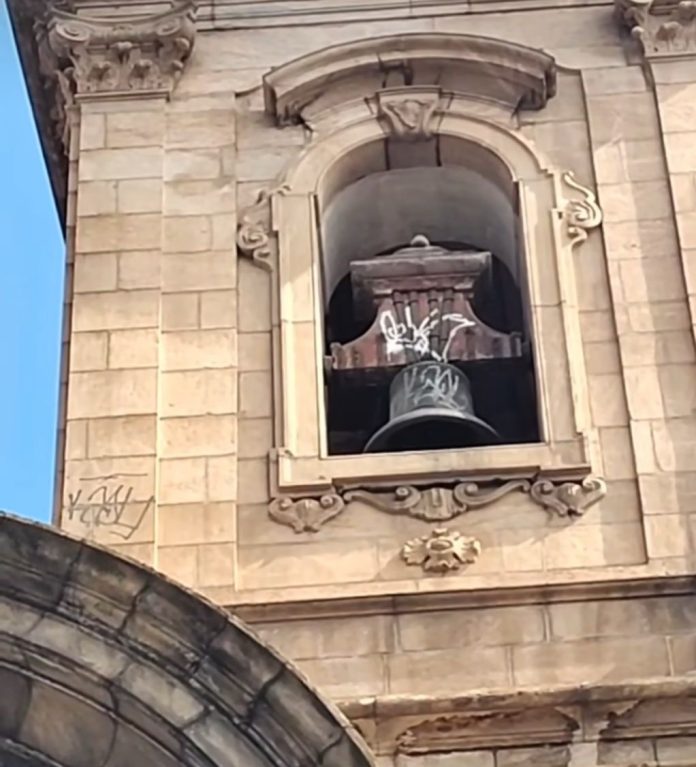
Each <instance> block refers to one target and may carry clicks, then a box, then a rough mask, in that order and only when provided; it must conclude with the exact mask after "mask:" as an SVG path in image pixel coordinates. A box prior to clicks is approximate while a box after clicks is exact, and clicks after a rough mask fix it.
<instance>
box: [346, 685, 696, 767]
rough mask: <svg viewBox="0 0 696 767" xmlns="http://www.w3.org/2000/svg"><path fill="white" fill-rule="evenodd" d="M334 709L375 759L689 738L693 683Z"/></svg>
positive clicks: (565, 688)
mask: <svg viewBox="0 0 696 767" xmlns="http://www.w3.org/2000/svg"><path fill="white" fill-rule="evenodd" d="M339 708H340V709H341V710H342V711H343V713H344V714H345V715H346V716H348V717H349V718H350V719H351V720H353V721H354V722H355V725H356V727H357V728H358V729H359V730H360V731H362V732H364V734H365V737H366V739H367V741H368V744H369V745H370V746H371V748H372V749H373V750H374V751H375V753H377V754H380V755H393V754H398V753H401V754H428V753H437V752H451V751H469V750H472V749H474V750H478V749H487V748H501V747H508V748H509V747H521V746H522V747H523V746H535V745H539V744H541V743H543V744H545V745H549V744H554V745H561V746H562V745H564V744H565V745H569V744H571V743H572V742H573V741H576V740H584V741H586V742H589V743H592V742H593V741H594V742H595V743H596V742H598V741H615V740H619V741H620V740H623V739H637V738H660V737H680V736H693V735H694V734H696V680H694V678H693V677H688V676H677V677H646V678H641V679H627V680H625V681H623V682H617V683H606V684H601V683H600V684H588V685H552V686H543V687H534V688H527V689H525V688H521V689H520V688H518V687H517V688H514V689H513V690H509V691H502V690H501V691H471V692H467V693H462V694H451V695H441V696H428V695H380V696H369V697H361V698H356V699H351V700H343V701H339ZM689 764H690V763H689Z"/></svg>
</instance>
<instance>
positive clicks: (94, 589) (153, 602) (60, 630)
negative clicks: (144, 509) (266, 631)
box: [0, 515, 370, 767]
mask: <svg viewBox="0 0 696 767" xmlns="http://www.w3.org/2000/svg"><path fill="white" fill-rule="evenodd" d="M0 687H1V688H2V690H3V695H2V697H1V699H0V761H3V763H4V754H3V749H5V750H6V751H7V758H8V759H12V760H14V761H13V763H18V764H21V763H22V759H24V760H29V761H30V763H32V764H47V765H48V764H51V765H55V764H59V765H65V767H82V765H95V764H99V765H103V766H104V767H117V766H120V765H125V764H148V765H157V766H159V765H162V766H165V765H166V766H167V767H169V766H170V765H171V767H174V765H179V764H187V765H201V766H202V765H206V766H207V767H212V766H213V765H220V766H221V767H222V766H223V765H235V766H237V765H239V764H244V765H259V767H261V766H263V767H266V766H267V765H279V766H282V765H288V767H289V766H290V765H293V767H296V766H297V765H307V766H309V765H326V767H333V766H334V765H335V767H338V766H339V765H341V767H345V766H346V765H355V767H363V766H365V767H366V766H367V765H369V764H370V756H369V753H368V751H367V748H366V746H365V745H364V743H363V742H362V740H361V739H360V737H359V736H358V735H357V734H356V732H355V731H354V730H353V729H352V728H351V726H350V724H349V723H348V721H347V720H346V719H344V718H343V716H342V715H341V714H340V713H339V712H338V710H337V709H336V708H334V707H333V706H332V705H331V704H330V703H328V702H326V701H323V700H322V699H321V698H320V697H319V695H318V694H317V693H316V692H315V691H314V690H312V689H311V687H310V686H309V685H308V683H307V682H306V681H305V680H304V679H303V678H302V677H301V676H300V674H299V673H298V672H297V671H296V670H295V669H294V668H293V667H291V666H290V665H289V664H288V663H287V662H286V661H285V660H284V659H283V658H281V657H280V656H279V655H278V654H277V653H275V652H274V651H273V650H272V649H270V648H269V647H267V646H265V645H263V644H262V643H261V642H260V641H259V640H258V639H257V638H256V637H255V636H254V635H253V634H252V633H251V631H249V630H248V629H247V628H246V627H245V626H244V625H243V624H242V623H241V622H240V621H238V620H236V619H235V618H230V617H229V616H228V615H227V614H226V613H225V612H223V611H222V610H220V609H218V608H217V607H215V606H213V605H212V604H210V603H208V602H206V601H205V600H203V599H202V598H200V597H198V596H197V595H195V594H194V593H192V592H190V591H187V590H185V589H183V588H181V587H179V586H177V585H175V584H174V583H171V582H170V581H168V580H166V579H165V578H163V577H162V576H160V575H159V574H158V573H156V572H155V571H153V570H149V569H147V568H144V567H142V566H140V565H137V564H136V563H135V562H131V561H129V560H127V559H123V558H120V557H117V556H115V555H114V554H112V553H110V552H108V551H106V550H105V549H102V548H99V547H96V546H92V545H89V544H87V543H85V542H83V541H79V540H76V539H73V538H70V537H68V536H66V535H63V534H60V533H58V532H56V531H54V530H52V529H50V528H47V527H45V526H43V525H38V524H33V523H28V522H25V521H21V520H18V519H16V518H13V517H9V516H5V515H2V516H0ZM31 760H33V761H31Z"/></svg>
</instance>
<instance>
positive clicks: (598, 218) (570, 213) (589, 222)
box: [562, 171, 602, 247]
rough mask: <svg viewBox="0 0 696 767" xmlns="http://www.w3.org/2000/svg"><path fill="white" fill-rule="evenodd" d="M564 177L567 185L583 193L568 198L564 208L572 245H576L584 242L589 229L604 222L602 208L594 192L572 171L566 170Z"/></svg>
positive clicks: (567, 230) (564, 216) (564, 217)
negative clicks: (578, 196)
mask: <svg viewBox="0 0 696 767" xmlns="http://www.w3.org/2000/svg"><path fill="white" fill-rule="evenodd" d="M562 179H563V182H564V183H565V184H566V186H568V187H570V188H571V189H572V190H573V191H574V192H579V193H580V195H581V197H580V198H573V199H570V200H568V202H567V204H566V206H565V209H564V210H563V220H564V222H565V226H566V232H567V234H568V237H569V239H570V246H571V247H574V246H575V245H579V244H580V243H581V242H584V241H585V240H586V239H587V235H588V233H589V231H590V230H591V229H595V228H596V227H598V226H599V225H600V224H601V223H602V209H601V208H600V207H599V205H598V203H597V198H596V197H595V195H594V193H593V192H592V191H591V190H590V189H589V188H588V187H586V186H583V185H582V184H580V183H579V182H578V181H577V180H576V178H575V175H574V174H573V173H572V172H571V171H566V172H565V173H564V174H563V176H562Z"/></svg>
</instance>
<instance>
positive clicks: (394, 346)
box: [379, 306, 476, 362]
mask: <svg viewBox="0 0 696 767" xmlns="http://www.w3.org/2000/svg"><path fill="white" fill-rule="evenodd" d="M379 325H380V330H381V331H382V335H383V336H384V340H385V341H386V351H387V355H388V356H389V355H392V354H399V353H400V352H402V351H405V350H410V351H413V352H415V353H416V354H417V355H418V356H419V357H421V358H426V359H427V358H430V359H433V360H435V361H437V362H447V358H448V356H449V350H450V347H451V346H452V342H453V341H454V339H455V338H456V336H457V333H459V332H460V331H461V330H463V329H464V328H470V327H473V326H474V325H476V323H475V322H473V321H472V320H470V319H468V318H467V317H464V315H462V314H459V313H456V312H447V313H444V314H443V313H441V312H440V310H439V309H438V308H435V309H432V310H431V311H430V312H429V313H428V315H427V316H426V317H425V318H424V319H422V320H421V321H420V322H419V323H418V324H416V322H415V321H414V319H413V315H412V313H411V308H410V307H409V306H407V307H406V308H405V310H404V319H403V321H401V320H399V319H397V318H396V317H395V316H394V314H393V313H392V312H391V311H389V310H386V311H384V312H382V314H381V316H380V318H379ZM443 329H444V330H445V332H446V333H447V337H446V340H445V342H444V345H443V346H442V350H441V351H439V350H438V348H437V347H438V346H439V345H440V339H439V338H437V339H436V342H435V343H433V337H434V336H435V335H436V333H437V334H440V333H441V332H442V330H443Z"/></svg>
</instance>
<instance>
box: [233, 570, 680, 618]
mask: <svg viewBox="0 0 696 767" xmlns="http://www.w3.org/2000/svg"><path fill="white" fill-rule="evenodd" d="M683 570H686V568H683ZM561 578H567V573H562V574H561V575H560V577H559V578H558V579H556V580H554V579H552V578H549V579H547V581H545V582H544V583H543V584H541V585H540V584H539V583H530V582H529V581H527V582H524V583H521V582H520V580H521V579H520V578H519V577H517V579H516V581H515V582H514V583H509V584H506V585H504V586H501V585H500V581H499V580H496V585H495V586H494V587H487V586H477V587H475V588H470V587H466V588H462V587H456V588H448V589H445V590H440V591H427V592H421V591H418V590H410V591H402V592H400V593H399V594H398V596H397V597H395V596H394V591H393V585H392V584H390V585H389V588H388V589H385V590H384V591H383V592H380V593H377V594H375V593H372V592H369V593H366V592H364V591H363V592H360V593H355V592H354V591H351V590H350V589H346V590H344V591H343V592H342V593H336V594H332V595H331V596H326V594H325V593H322V594H319V593H317V594H307V593H306V590H304V589H298V590H296V593H294V594H289V593H288V591H287V590H282V593H281V591H280V590H276V591H268V590H266V591H261V592H258V591H254V592H250V591H247V592H241V593H240V594H239V595H238V597H237V600H236V601H235V602H234V604H232V605H229V609H230V610H232V611H233V612H234V614H235V615H239V616H241V617H242V619H243V620H245V621H247V622H249V623H251V624H255V623H265V622H269V621H271V622H272V621H299V620H315V619H320V618H325V617H332V618H354V617H359V616H363V615H375V614H376V613H383V614H385V615H398V614H401V613H402V612H411V613H417V612H431V611H433V610H466V609H469V608H474V607H481V606H485V607H506V606H511V605H530V604H539V603H544V604H546V603H548V604H554V603H556V602H578V601H583V600H614V599H631V598H644V597H655V596H667V595H669V596H691V595H693V590H694V588H693V573H692V572H681V573H680V574H679V575H675V574H671V575H665V573H664V570H658V572H657V574H655V573H650V574H648V575H646V572H645V567H644V566H643V565H641V566H638V567H634V568H630V569H627V568H625V567H613V568H599V569H597V570H593V571H592V572H588V573H587V577H586V578H585V580H583V581H582V582H580V583H577V582H568V581H567V580H565V581H563V580H561Z"/></svg>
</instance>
